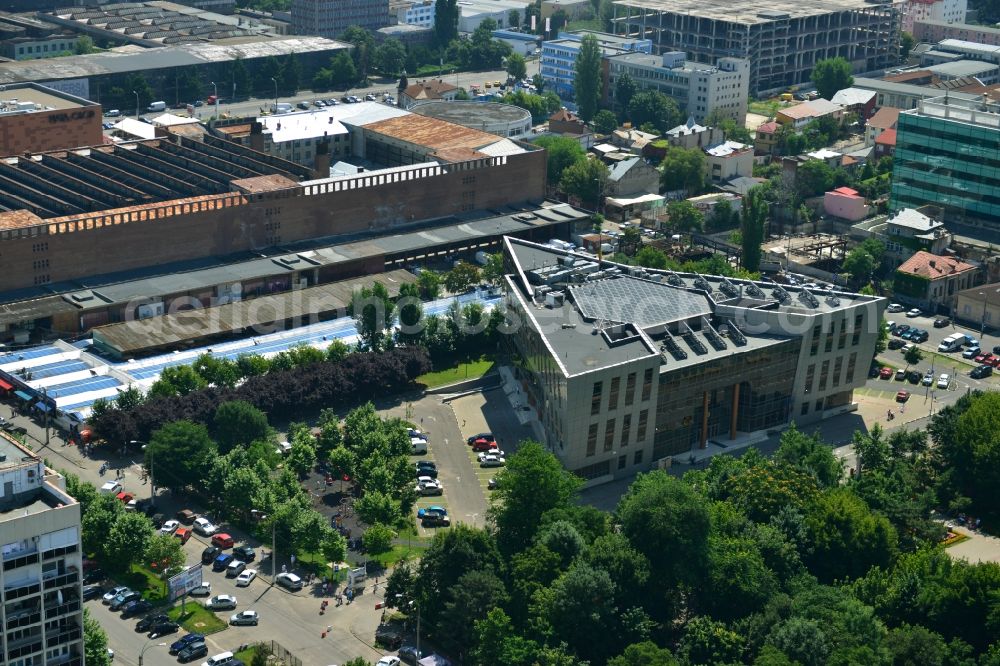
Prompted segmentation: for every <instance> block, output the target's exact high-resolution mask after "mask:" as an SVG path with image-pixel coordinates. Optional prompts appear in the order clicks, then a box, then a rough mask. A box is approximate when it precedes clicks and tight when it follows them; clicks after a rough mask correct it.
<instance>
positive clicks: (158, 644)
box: [139, 638, 166, 666]
mask: <svg viewBox="0 0 1000 666" xmlns="http://www.w3.org/2000/svg"><path fill="white" fill-rule="evenodd" d="M152 641H153V639H152V638H150V639H149V640H148V641H146V644H145V645H143V646H142V650H140V651H139V666H142V655H144V654H146V650H148V649H149V648H151V647H153V646H152V645H150V643H151V642H152ZM164 645H166V643H156V647H163V646H164Z"/></svg>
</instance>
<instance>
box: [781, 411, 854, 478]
mask: <svg viewBox="0 0 1000 666" xmlns="http://www.w3.org/2000/svg"><path fill="white" fill-rule="evenodd" d="M774 460H775V461H776V462H779V463H784V464H786V465H789V466H791V467H794V468H795V469H797V470H799V471H800V472H805V473H806V474H809V475H811V476H812V477H813V478H815V479H816V482H817V483H818V484H819V485H820V486H821V487H824V488H832V487H834V486H836V485H838V484H839V483H840V480H841V478H842V477H843V475H844V461H843V460H841V459H840V458H838V457H837V456H836V455H835V454H834V453H833V449H832V448H831V447H829V446H827V445H826V444H824V443H823V442H822V440H820V438H819V434H818V433H813V434H812V435H807V434H805V433H804V432H801V431H800V430H799V429H798V428H796V427H795V424H794V423H793V424H792V426H791V427H790V428H789V429H788V430H786V431H785V432H783V433H781V443H780V445H779V446H778V450H777V451H776V452H775V454H774Z"/></svg>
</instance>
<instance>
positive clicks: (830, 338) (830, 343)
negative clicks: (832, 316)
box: [823, 321, 837, 352]
mask: <svg viewBox="0 0 1000 666" xmlns="http://www.w3.org/2000/svg"><path fill="white" fill-rule="evenodd" d="M836 328H837V322H835V321H834V322H831V323H830V334H829V335H827V336H826V344H825V345H823V351H825V352H831V351H833V333H834V331H835V330H836Z"/></svg>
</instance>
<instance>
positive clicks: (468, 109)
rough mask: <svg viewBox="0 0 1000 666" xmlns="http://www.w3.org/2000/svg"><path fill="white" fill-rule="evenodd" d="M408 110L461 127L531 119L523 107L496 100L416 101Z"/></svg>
mask: <svg viewBox="0 0 1000 666" xmlns="http://www.w3.org/2000/svg"><path fill="white" fill-rule="evenodd" d="M410 110H411V111H412V112H413V113H417V114H420V115H422V116H430V117H431V118H437V119H438V120H443V121H445V122H449V123H454V124H455V125H462V126H463V127H472V126H475V125H485V124H487V123H517V122H522V121H524V120H531V114H530V113H529V112H528V111H526V110H525V109H522V108H521V107H519V106H514V105H513V104H500V103H498V102H472V101H454V102H440V101H427V102H418V103H417V104H415V105H414V106H412V107H411V108H410Z"/></svg>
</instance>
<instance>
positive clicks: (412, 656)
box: [399, 644, 431, 666]
mask: <svg viewBox="0 0 1000 666" xmlns="http://www.w3.org/2000/svg"><path fill="white" fill-rule="evenodd" d="M430 654H431V653H430V651H428V650H423V649H421V650H420V651H419V652H418V651H417V646H415V645H410V644H406V645H404V646H402V647H401V648H399V660H400V661H402V662H403V663H404V664H411V665H412V666H417V662H419V661H420V660H421V659H423V658H424V657H429V656H430Z"/></svg>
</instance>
